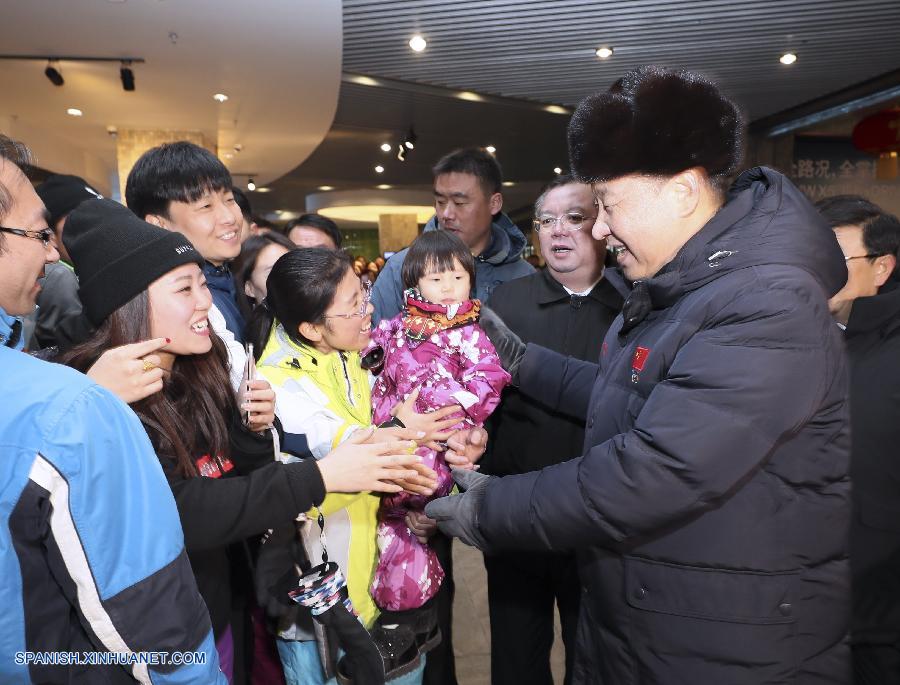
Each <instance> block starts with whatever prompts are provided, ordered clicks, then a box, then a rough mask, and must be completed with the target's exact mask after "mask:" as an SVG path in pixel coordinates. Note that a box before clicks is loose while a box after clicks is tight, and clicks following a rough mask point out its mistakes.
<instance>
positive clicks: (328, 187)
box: [319, 186, 334, 190]
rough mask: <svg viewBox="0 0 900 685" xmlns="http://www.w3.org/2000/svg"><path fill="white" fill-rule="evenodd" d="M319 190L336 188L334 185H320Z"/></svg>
mask: <svg viewBox="0 0 900 685" xmlns="http://www.w3.org/2000/svg"><path fill="white" fill-rule="evenodd" d="M319 190H334V186H319Z"/></svg>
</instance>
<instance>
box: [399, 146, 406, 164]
mask: <svg viewBox="0 0 900 685" xmlns="http://www.w3.org/2000/svg"><path fill="white" fill-rule="evenodd" d="M407 152H408V150H407V149H406V147H405V146H404V145H403V144H400V145H398V146H397V159H398V160H400V161H401V162H405V161H406V153H407Z"/></svg>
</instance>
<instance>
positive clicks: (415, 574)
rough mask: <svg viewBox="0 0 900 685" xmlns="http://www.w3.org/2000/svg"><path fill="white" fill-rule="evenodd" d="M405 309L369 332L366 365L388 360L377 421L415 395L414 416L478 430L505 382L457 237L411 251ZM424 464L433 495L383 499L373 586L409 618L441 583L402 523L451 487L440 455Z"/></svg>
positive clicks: (376, 394) (375, 397) (431, 239)
mask: <svg viewBox="0 0 900 685" xmlns="http://www.w3.org/2000/svg"><path fill="white" fill-rule="evenodd" d="M402 278H403V287H404V288H406V291H405V292H404V300H405V307H404V309H403V311H402V312H400V314H398V315H397V316H396V317H394V318H393V319H390V320H386V321H382V322H381V323H380V324H379V326H378V328H377V329H376V330H375V331H374V332H373V333H372V344H371V345H370V346H369V348H367V350H365V351H364V352H363V359H365V360H369V359H372V358H378V357H380V356H381V355H380V354H379V348H380V352H381V353H383V361H382V362H381V372H380V375H379V376H378V380H377V381H376V382H375V385H374V387H373V389H372V409H373V420H374V423H375V424H377V425H380V424H382V423H383V422H385V421H389V420H390V419H391V410H392V408H393V407H394V406H395V405H397V404H399V403H401V402H403V401H404V400H406V399H407V398H408V397H409V396H410V395H411V394H412V393H413V391H415V390H418V397H417V398H416V401H415V409H416V411H417V412H419V413H427V412H433V411H435V410H438V409H440V408H442V407H447V406H456V407H457V408H458V411H457V412H456V413H455V414H453V415H452V416H454V417H456V418H457V419H458V423H457V425H456V426H455V427H454V428H455V429H460V428H472V427H474V426H481V425H482V424H483V423H484V421H485V419H487V417H488V416H490V414H491V412H492V411H493V410H494V409H495V408H496V406H497V404H498V403H499V402H500V393H501V391H502V390H503V388H504V387H505V386H506V385H507V384H508V383H509V381H510V377H509V374H508V373H507V372H506V371H504V370H503V367H502V366H501V365H500V359H499V358H498V357H497V354H496V352H495V350H494V347H493V345H491V342H490V340H488V337H487V335H486V334H485V333H484V331H483V330H482V329H481V328H480V327H479V326H478V324H477V323H476V322H477V321H478V311H479V308H480V306H481V304H480V302H479V301H478V300H471V299H469V293H470V292H471V290H472V288H473V287H474V285H475V261H474V259H473V258H472V255H471V253H470V252H469V250H468V248H467V247H466V246H465V244H464V243H463V242H462V241H461V240H460V239H459V238H457V237H456V236H454V235H453V234H452V233H448V232H446V231H429V232H427V233H423V234H422V235H420V236H419V237H418V238H417V239H416V240H415V241H414V242H413V244H412V245H411V246H410V248H409V252H408V253H407V255H406V259H405V260H404V262H403V270H402ZM416 453H417V454H418V455H419V456H421V457H422V458H423V463H425V464H426V465H427V466H429V467H431V468H432V469H434V471H435V472H436V473H437V474H438V485H437V488H436V489H435V491H434V493H433V494H431V495H429V496H424V495H416V494H411V493H408V492H403V493H398V494H395V495H388V496H385V497H383V498H382V500H381V508H380V511H379V525H378V548H379V551H380V553H381V554H380V558H379V561H378V566H377V568H376V570H375V580H374V582H373V583H372V596H373V598H374V599H375V603H376V604H377V605H378V606H379V607H380V608H381V609H384V610H389V611H405V610H409V609H415V608H418V607H421V606H422V605H423V604H425V602H427V601H428V600H429V599H431V598H432V597H433V596H434V595H435V593H436V592H437V590H438V588H439V587H440V584H441V581H442V580H443V578H444V572H443V569H442V568H441V566H440V563H439V562H438V560H437V557H436V555H435V553H434V552H433V551H432V550H431V548H430V547H429V546H428V545H425V544H422V543H421V542H419V540H418V539H417V538H416V536H415V535H414V534H413V533H412V531H411V530H410V529H409V527H408V526H407V524H406V521H405V518H406V515H407V513H408V512H410V511H422V510H423V509H424V508H425V505H426V504H427V503H428V502H429V501H431V500H432V499H434V498H437V497H443V496H444V495H446V494H448V493H449V491H450V489H451V488H452V487H453V479H452V477H451V474H450V468H449V467H448V466H447V463H446V462H445V461H444V458H443V456H442V455H441V453H440V452H436V451H435V450H432V449H429V448H428V447H419V449H418V450H417V451H416Z"/></svg>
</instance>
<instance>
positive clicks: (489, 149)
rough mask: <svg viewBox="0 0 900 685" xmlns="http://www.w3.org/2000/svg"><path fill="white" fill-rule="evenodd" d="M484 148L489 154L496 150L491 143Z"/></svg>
mask: <svg viewBox="0 0 900 685" xmlns="http://www.w3.org/2000/svg"><path fill="white" fill-rule="evenodd" d="M484 149H485V150H487V151H488V152H490V153H491V154H494V153H495V152H496V151H497V148H495V147H494V146H493V145H488V146H487V147H486V148H484Z"/></svg>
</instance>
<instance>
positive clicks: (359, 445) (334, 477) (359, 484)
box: [316, 428, 421, 493]
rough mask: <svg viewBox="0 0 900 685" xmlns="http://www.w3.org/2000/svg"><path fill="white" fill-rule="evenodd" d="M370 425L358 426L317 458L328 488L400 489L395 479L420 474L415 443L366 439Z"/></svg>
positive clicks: (392, 490) (361, 489)
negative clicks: (363, 427) (348, 435)
mask: <svg viewBox="0 0 900 685" xmlns="http://www.w3.org/2000/svg"><path fill="white" fill-rule="evenodd" d="M371 432H372V429H371V428H369V429H364V430H358V431H355V432H354V433H353V435H351V436H350V438H348V439H347V440H346V441H344V442H342V443H341V444H340V445H338V446H337V447H335V448H334V449H333V450H331V452H329V453H328V454H326V455H325V457H324V458H323V459H320V460H319V461H318V462H316V465H317V466H318V467H319V471H320V472H321V474H322V481H323V482H324V483H325V490H326V491H328V492H365V491H371V492H390V493H394V492H400V491H401V490H403V488H402V487H401V486H400V485H398V484H397V483H395V482H393V481H395V480H415V479H417V478H419V477H420V474H419V472H418V471H417V470H416V469H415V468H413V464H418V463H420V462H421V457H419V456H418V455H417V454H415V448H416V443H415V442H412V441H408V440H403V441H401V440H395V441H391V442H376V443H368V444H367V442H366V441H367V440H368V438H369V437H370V434H371Z"/></svg>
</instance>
